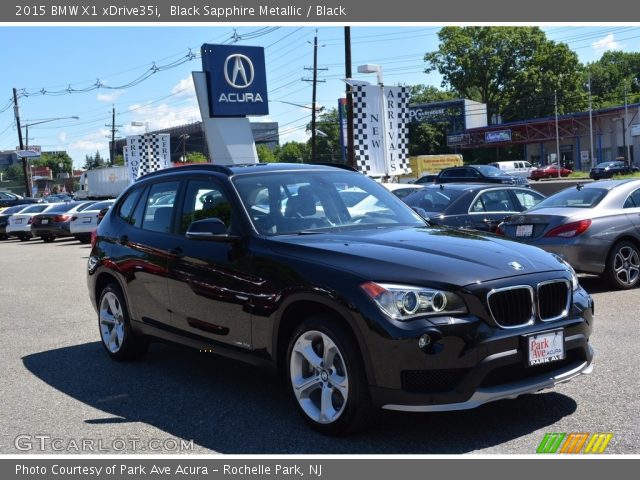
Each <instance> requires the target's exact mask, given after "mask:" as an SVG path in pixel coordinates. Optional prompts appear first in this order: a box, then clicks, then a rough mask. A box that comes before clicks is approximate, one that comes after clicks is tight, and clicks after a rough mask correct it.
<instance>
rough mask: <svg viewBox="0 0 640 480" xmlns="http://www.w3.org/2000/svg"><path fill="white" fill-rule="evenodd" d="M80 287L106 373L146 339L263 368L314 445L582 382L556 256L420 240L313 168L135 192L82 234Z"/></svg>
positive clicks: (585, 317) (586, 357) (379, 197)
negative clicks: (390, 414)
mask: <svg viewBox="0 0 640 480" xmlns="http://www.w3.org/2000/svg"><path fill="white" fill-rule="evenodd" d="M353 192H360V193H361V194H362V195H361V197H362V199H361V200H360V201H358V202H356V203H355V204H354V203H353V202H351V201H349V202H345V199H347V198H349V199H351V198H353ZM88 287H89V294H90V296H91V300H92V302H93V305H94V306H95V309H96V311H97V313H98V325H99V331H100V336H101V339H102V343H103V345H104V347H105V349H106V352H107V353H108V354H109V355H110V356H111V357H112V358H113V359H114V360H121V361H124V360H132V359H135V358H138V357H140V356H141V355H143V354H144V353H145V351H146V349H147V347H148V344H149V341H150V340H151V339H154V338H157V339H164V340H169V341H172V342H177V343H180V344H184V345H188V346H191V347H195V348H198V349H206V350H208V351H211V350H213V352H216V353H218V354H219V355H224V356H229V357H233V358H236V359H240V360H245V361H249V362H252V363H259V364H267V365H270V366H272V367H274V368H276V369H278V370H279V371H280V372H281V373H282V374H283V376H284V378H286V380H287V388H288V389H289V391H290V393H291V397H292V398H293V401H294V402H295V405H296V406H297V408H298V410H299V411H300V413H301V414H302V416H303V417H304V419H305V420H306V421H308V422H309V423H310V424H311V425H312V426H313V427H314V428H316V429H317V430H320V431H322V432H324V433H329V434H340V433H346V432H349V431H353V430H355V429H357V428H358V427H361V426H363V425H364V424H365V423H366V422H367V419H368V418H369V416H370V414H372V413H373V412H374V411H375V409H376V408H379V407H382V408H385V409H389V410H401V411H413V412H416V411H419V412H427V411H444V410H459V409H469V408H474V407H476V406H478V405H481V404H483V403H486V402H490V401H494V400H498V399H503V398H515V397H517V396H519V395H522V394H525V393H532V392H537V391H539V390H542V389H545V388H549V387H553V386H554V385H556V384H558V383H560V382H564V381H567V380H569V379H571V378H573V377H576V376H578V375H579V374H582V373H589V372H590V371H591V369H592V357H593V352H592V349H591V347H590V346H589V335H590V334H591V330H592V327H593V316H592V314H593V302H592V299H591V297H590V296H589V295H588V294H587V293H586V292H585V291H584V290H583V289H582V288H581V287H580V285H579V284H578V281H577V279H576V276H575V273H574V272H573V270H572V269H571V267H570V266H569V265H568V264H566V263H564V262H563V261H562V260H561V259H560V258H559V257H557V256H554V255H552V254H549V253H546V252H544V251H543V250H540V249H538V248H535V247H531V246H529V245H523V244H519V243H514V242H511V241H508V240H504V239H502V238H499V237H495V236H492V235H489V234H482V233H472V232H466V231H458V230H448V229H445V228H441V227H430V226H428V225H427V224H425V222H424V221H423V220H422V219H421V218H420V217H419V216H418V215H417V214H415V213H414V212H413V211H412V210H411V209H410V208H409V207H408V206H406V205H405V204H404V203H402V201H400V200H399V199H397V198H396V197H395V196H394V195H393V194H391V193H389V192H388V191H387V190H386V189H385V188H384V187H383V186H381V185H379V184H377V183H376V182H374V181H373V180H371V179H369V178H367V177H366V176H364V175H361V174H359V173H355V172H349V171H345V170H340V169H336V168H332V167H326V166H313V165H300V164H292V165H287V164H255V165H249V166H230V167H225V166H215V165H210V164H203V165H193V166H186V167H181V168H176V169H168V170H163V171H160V172H155V173H152V174H149V175H147V176H145V177H143V178H142V179H140V180H138V181H137V182H136V183H135V184H133V185H132V186H131V187H129V188H128V189H127V190H126V191H125V192H124V193H123V194H122V195H121V196H120V197H119V198H118V200H117V201H116V203H115V205H114V206H113V208H111V209H110V211H109V213H107V215H106V217H105V218H104V220H103V221H102V223H101V224H100V226H99V228H98V231H97V235H96V236H95V238H94V240H93V247H92V250H91V254H90V256H89V261H88Z"/></svg>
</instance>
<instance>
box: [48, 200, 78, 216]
mask: <svg viewBox="0 0 640 480" xmlns="http://www.w3.org/2000/svg"><path fill="white" fill-rule="evenodd" d="M81 203H82V202H67V203H60V204H58V205H56V206H55V207H51V208H50V209H49V210H47V213H64V212H68V211H69V210H71V209H72V208H74V207H77V206H78V205H80V204H81Z"/></svg>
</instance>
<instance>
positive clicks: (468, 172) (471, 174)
mask: <svg viewBox="0 0 640 480" xmlns="http://www.w3.org/2000/svg"><path fill="white" fill-rule="evenodd" d="M492 168H493V167H492ZM498 171H499V170H498ZM461 176H464V177H467V178H478V177H480V173H479V172H478V171H477V170H476V169H475V168H465V169H464V175H461Z"/></svg>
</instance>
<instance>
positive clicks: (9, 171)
mask: <svg viewBox="0 0 640 480" xmlns="http://www.w3.org/2000/svg"><path fill="white" fill-rule="evenodd" d="M2 171H3V173H4V179H5V180H23V179H24V171H23V170H22V162H20V163H16V164H15V165H11V166H10V167H6V168H4V169H3V170H2Z"/></svg>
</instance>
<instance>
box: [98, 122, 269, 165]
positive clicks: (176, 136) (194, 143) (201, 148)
mask: <svg viewBox="0 0 640 480" xmlns="http://www.w3.org/2000/svg"><path fill="white" fill-rule="evenodd" d="M250 125H251V132H252V134H253V140H254V142H255V144H256V146H258V145H266V146H267V147H269V149H271V150H274V149H275V148H276V147H277V146H278V145H279V144H280V134H279V130H278V122H251V123H250ZM149 133H155V134H160V133H165V134H169V135H170V145H171V161H172V162H174V163H177V162H180V161H182V155H183V152H186V153H189V152H200V153H202V154H204V155H205V156H206V157H207V158H211V155H210V154H209V148H208V146H207V139H206V134H205V130H204V128H203V124H202V122H195V123H190V124H187V125H180V126H177V127H171V128H165V129H162V130H154V131H153V132H149ZM126 143H127V140H126V139H125V138H121V139H117V140H116V155H122V149H123V147H124V146H125V145H126ZM109 151H111V142H109Z"/></svg>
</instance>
